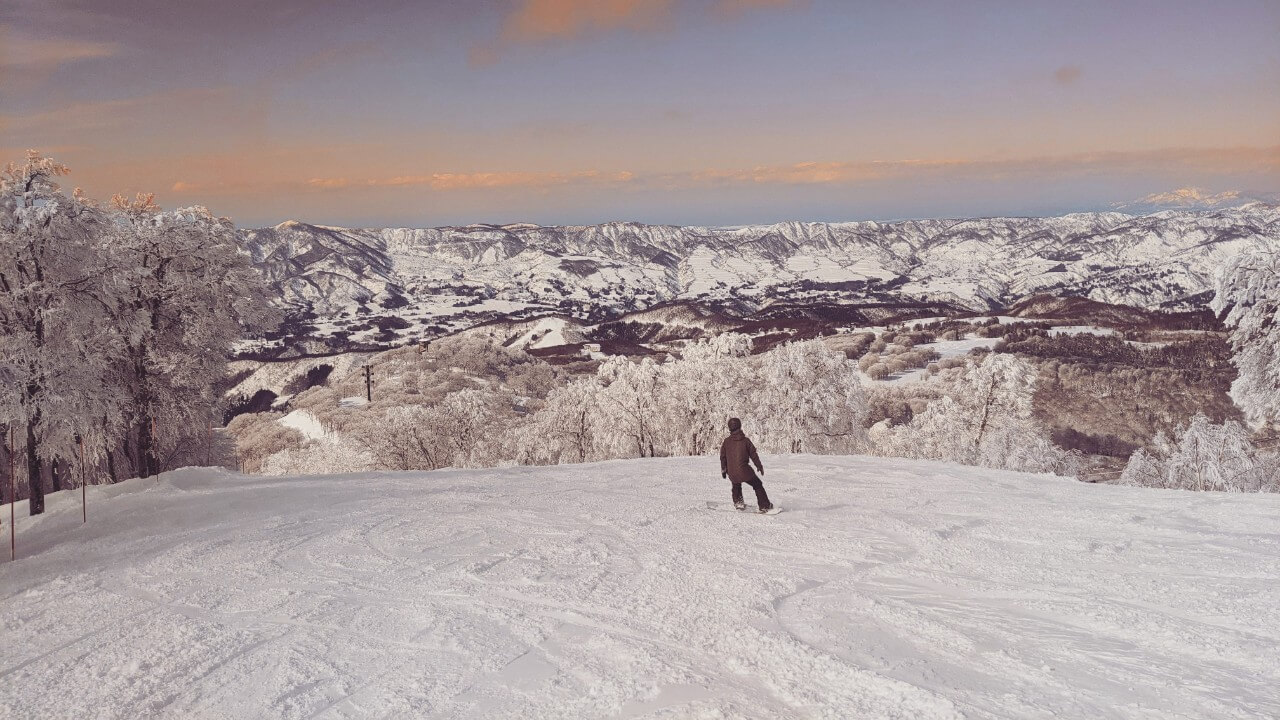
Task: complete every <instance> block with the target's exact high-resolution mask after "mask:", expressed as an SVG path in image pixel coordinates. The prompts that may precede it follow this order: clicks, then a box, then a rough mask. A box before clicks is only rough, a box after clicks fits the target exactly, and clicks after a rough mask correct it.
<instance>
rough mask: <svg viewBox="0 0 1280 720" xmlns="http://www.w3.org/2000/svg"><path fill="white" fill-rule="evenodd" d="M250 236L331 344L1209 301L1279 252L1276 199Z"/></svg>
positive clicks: (281, 287)
mask: <svg viewBox="0 0 1280 720" xmlns="http://www.w3.org/2000/svg"><path fill="white" fill-rule="evenodd" d="M242 237H243V242H244V246H245V247H246V249H248V250H249V252H250V253H251V254H252V255H253V258H254V260H255V262H256V263H257V264H258V266H259V267H260V268H261V269H262V270H263V272H264V273H265V274H266V275H267V277H268V278H269V280H270V281H271V283H272V284H273V285H274V287H275V288H276V289H277V291H278V292H279V293H280V297H281V300H282V301H283V302H284V303H286V304H287V305H288V306H289V307H291V308H292V309H293V310H294V311H295V313H294V314H295V316H296V317H298V318H301V319H302V320H303V321H302V322H301V323H295V324H294V325H293V326H292V327H291V328H290V329H289V330H288V331H287V333H286V337H284V338H283V340H284V341H286V342H290V341H292V342H294V343H298V342H301V343H304V344H305V343H312V344H318V345H319V347H316V348H315V349H316V350H317V351H322V350H323V346H324V345H325V344H326V343H327V344H329V345H330V346H334V345H335V344H337V343H339V342H340V343H343V344H347V343H359V344H368V345H375V346H376V345H388V344H400V343H403V342H406V341H409V340H413V339H416V338H420V337H432V336H436V335H440V334H444V333H446V332H451V331H455V330H458V329H462V328H465V327H470V326H474V325H477V324H480V323H482V322H486V321H490V320H494V319H499V318H507V319H509V318H520V317H529V316H533V315H540V314H546V313H552V312H554V313H561V314H564V315H567V316H571V317H576V318H580V319H588V320H592V321H603V320H608V319H611V318H617V317H619V316H622V315H624V314H626V313H629V312H634V311H638V310H644V309H647V308H650V307H654V306H656V305H660V304H662V303H667V302H670V301H681V302H686V303H693V304H698V305H702V306H706V307H710V308H715V309H716V310H718V311H721V312H728V313H730V314H733V315H738V316H744V315H748V314H751V313H754V312H758V311H760V310H761V309H763V308H767V307H769V306H771V305H774V304H777V303H785V304H788V305H797V304H799V305H806V304H833V303H839V304H848V303H888V304H902V305H912V304H925V303H930V304H945V305H949V306H954V307H957V308H964V309H969V310H974V311H980V312H983V311H987V310H990V309H993V308H999V307H1007V306H1009V305H1011V304H1014V303H1016V302H1018V301H1020V300H1023V299H1026V298H1028V297H1031V296H1034V295H1046V294H1048V295H1058V296H1079V297H1086V298H1090V299H1093V300H1097V301H1102V302H1107V303H1115V304H1124V305H1132V306H1137V307H1144V308H1153V309H1154V308H1165V309H1178V310H1187V309H1196V308H1199V307H1202V306H1203V304H1204V302H1205V300H1206V298H1207V294H1208V292H1209V291H1210V290H1211V288H1212V284H1213V276H1214V272H1215V271H1216V269H1217V268H1218V267H1219V266H1220V265H1221V263H1222V262H1223V260H1224V259H1225V258H1227V257H1229V256H1231V255H1234V254H1236V253H1238V252H1241V251H1242V250H1245V249H1247V248H1249V247H1252V246H1260V245H1269V246H1276V245H1280V205H1275V204H1269V203H1261V202H1257V203H1251V204H1248V205H1244V206H1241V207H1236V208H1228V209H1220V210H1214V211H1208V212H1204V211H1202V212H1191V211H1165V212H1158V213H1154V214H1150V215H1142V216H1134V215H1127V214H1123V213H1116V212H1102V213H1077V214H1072V215H1064V216H1061V217H1050V218H982V219H967V220H910V221H902V222H846V223H820V222H788V223H779V224H775V225H752V226H746V227H731V228H710V227H678V226H670V225H644V224H639V223H623V222H618V223H606V224H603V225H589V226H555V227H546V226H538V225H527V224H518V225H503V226H496V225H471V226H466V227H442V228H430V229H408V228H385V229H347V228H334V227H324V226H316V225H307V224H304V223H300V222H294V221H290V222H286V223H282V224H280V225H277V226H275V227H271V228H262V229H257V230H245V231H243V232H242Z"/></svg>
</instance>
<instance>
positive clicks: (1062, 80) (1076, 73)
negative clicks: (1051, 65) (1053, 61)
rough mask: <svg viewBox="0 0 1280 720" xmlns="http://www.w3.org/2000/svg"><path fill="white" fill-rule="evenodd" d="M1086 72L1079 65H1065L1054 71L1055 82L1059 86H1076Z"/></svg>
mask: <svg viewBox="0 0 1280 720" xmlns="http://www.w3.org/2000/svg"><path fill="white" fill-rule="evenodd" d="M1082 74H1084V71H1083V70H1081V69H1080V66H1078V65H1063V66H1062V67H1060V68H1058V69H1057V70H1054V71H1053V81H1054V82H1055V83H1057V84H1059V85H1074V84H1075V83H1076V81H1077V80H1079V79H1080V76H1081V75H1082Z"/></svg>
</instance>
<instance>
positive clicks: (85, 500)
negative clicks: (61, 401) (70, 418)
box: [76, 438, 89, 523]
mask: <svg viewBox="0 0 1280 720" xmlns="http://www.w3.org/2000/svg"><path fill="white" fill-rule="evenodd" d="M76 443H77V445H78V446H79V449H80V518H81V520H80V522H81V523H88V522H89V491H88V489H87V488H86V482H85V481H86V480H88V478H89V475H88V473H86V472H85V466H84V438H78V439H77V440H76Z"/></svg>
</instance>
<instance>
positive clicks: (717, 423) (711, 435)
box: [661, 333, 754, 455]
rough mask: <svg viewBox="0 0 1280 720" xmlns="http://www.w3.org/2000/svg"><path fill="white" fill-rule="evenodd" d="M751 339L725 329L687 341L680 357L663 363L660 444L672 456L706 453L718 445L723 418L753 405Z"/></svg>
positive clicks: (737, 413) (743, 412)
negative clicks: (708, 337) (709, 336)
mask: <svg viewBox="0 0 1280 720" xmlns="http://www.w3.org/2000/svg"><path fill="white" fill-rule="evenodd" d="M751 342H752V341H751V338H750V337H749V336H746V335H741V334H738V333H725V334H723V335H718V336H716V337H714V338H711V339H709V340H699V341H697V342H694V343H690V344H689V345H686V346H685V347H684V349H683V351H682V352H681V357H680V359H679V360H674V359H673V360H671V361H668V362H667V363H666V364H665V365H664V366H663V371H664V376H665V377H664V388H665V389H664V393H663V402H662V410H661V415H662V417H663V423H662V424H663V427H664V428H665V430H666V432H665V433H662V434H663V435H664V436H665V438H664V440H665V441H664V443H663V444H664V445H666V446H667V447H669V448H670V454H673V455H706V454H708V453H710V452H713V451H716V450H718V449H719V447H720V446H719V440H720V439H721V438H722V437H723V435H724V424H725V420H726V419H727V418H729V417H732V416H735V415H745V414H747V413H748V411H749V410H751V409H752V407H751V406H752V403H751V401H750V399H749V398H748V397H747V396H748V394H749V393H748V392H747V389H748V387H749V386H750V385H751V384H752V382H753V379H754V378H753V373H752V368H751V364H750V363H749V362H747V361H745V360H744V358H746V357H747V356H748V355H750V354H751Z"/></svg>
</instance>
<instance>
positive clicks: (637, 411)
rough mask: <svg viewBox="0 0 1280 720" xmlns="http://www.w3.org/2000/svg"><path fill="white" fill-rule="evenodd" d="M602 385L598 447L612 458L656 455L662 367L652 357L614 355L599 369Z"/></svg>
mask: <svg viewBox="0 0 1280 720" xmlns="http://www.w3.org/2000/svg"><path fill="white" fill-rule="evenodd" d="M597 377H598V379H599V381H600V383H601V385H602V388H601V390H600V392H599V394H598V397H599V400H600V416H599V417H600V425H601V430H602V431H604V432H603V433H602V436H601V437H600V439H599V440H598V441H597V443H596V445H597V447H598V448H599V449H600V450H602V451H604V452H606V453H608V456H609V457H614V458H626V457H654V456H655V455H657V454H658V450H659V449H660V448H661V444H660V439H659V433H660V432H661V431H662V429H663V428H662V427H661V420H660V417H661V406H662V402H663V399H664V398H663V395H664V393H666V388H665V383H664V380H663V371H662V368H661V367H660V366H659V365H658V364H657V363H656V362H654V361H653V359H652V358H644V359H643V360H641V361H640V362H632V361H631V360H629V359H627V358H625V357H612V358H609V360H607V361H605V362H604V363H603V364H602V365H601V366H600V369H599V370H598V371H597Z"/></svg>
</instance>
